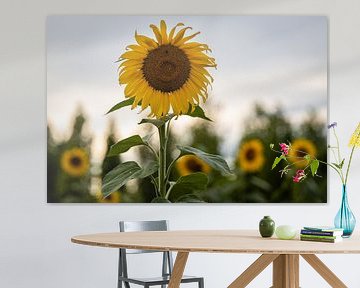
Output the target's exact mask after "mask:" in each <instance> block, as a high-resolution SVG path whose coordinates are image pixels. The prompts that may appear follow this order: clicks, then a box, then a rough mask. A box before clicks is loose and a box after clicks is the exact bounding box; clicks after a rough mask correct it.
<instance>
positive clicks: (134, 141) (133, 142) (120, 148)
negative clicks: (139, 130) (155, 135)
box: [107, 135, 146, 156]
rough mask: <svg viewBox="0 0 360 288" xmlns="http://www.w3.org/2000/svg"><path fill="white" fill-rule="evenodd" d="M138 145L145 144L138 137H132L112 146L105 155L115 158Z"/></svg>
mask: <svg viewBox="0 0 360 288" xmlns="http://www.w3.org/2000/svg"><path fill="white" fill-rule="evenodd" d="M139 145H146V142H145V141H144V140H143V139H142V138H141V137H140V136H139V135H133V136H130V137H128V138H125V139H123V140H121V141H119V142H117V143H116V144H114V145H112V146H111V148H110V151H109V153H108V154H107V155H108V156H116V155H119V154H121V153H124V152H126V151H128V150H129V149H130V148H132V147H135V146H139Z"/></svg>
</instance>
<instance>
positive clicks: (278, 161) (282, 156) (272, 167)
mask: <svg viewBox="0 0 360 288" xmlns="http://www.w3.org/2000/svg"><path fill="white" fill-rule="evenodd" d="M281 160H285V161H286V157H285V156H284V155H281V156H278V157H276V158H275V159H274V163H273V164H272V166H271V170H273V169H274V168H275V167H276V166H277V165H278V164H279V163H280V161H281Z"/></svg>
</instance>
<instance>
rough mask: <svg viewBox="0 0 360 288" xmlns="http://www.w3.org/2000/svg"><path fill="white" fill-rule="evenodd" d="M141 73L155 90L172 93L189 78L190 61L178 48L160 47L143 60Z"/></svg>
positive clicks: (171, 46)
mask: <svg viewBox="0 0 360 288" xmlns="http://www.w3.org/2000/svg"><path fill="white" fill-rule="evenodd" d="M142 72H143V74H144V77H145V79H146V81H147V82H148V83H149V85H150V86H151V87H153V88H154V89H155V90H159V91H162V92H173V91H175V90H177V89H179V88H181V87H182V86H183V85H184V84H185V82H186V81H187V80H188V79H189V76H190V61H189V58H188V57H187V55H186V54H185V53H184V51H183V50H181V49H180V48H178V47H176V46H173V45H170V44H169V45H161V46H159V47H158V48H156V49H154V50H152V51H150V52H149V54H148V55H147V57H146V58H145V59H144V62H143V66H142Z"/></svg>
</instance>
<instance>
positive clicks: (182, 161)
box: [176, 155, 211, 176]
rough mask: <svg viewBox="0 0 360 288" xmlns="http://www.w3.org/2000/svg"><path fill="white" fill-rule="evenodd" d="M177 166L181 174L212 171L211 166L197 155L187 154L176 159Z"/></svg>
mask: <svg viewBox="0 0 360 288" xmlns="http://www.w3.org/2000/svg"><path fill="white" fill-rule="evenodd" d="M176 168H177V171H178V172H179V174H180V176H186V175H189V174H192V173H195V172H203V173H206V174H208V173H210V171H211V167H210V166H209V165H208V164H207V163H205V162H204V161H203V160H201V159H200V158H198V157H196V156H195V155H185V156H182V157H181V158H179V159H178V160H177V161H176Z"/></svg>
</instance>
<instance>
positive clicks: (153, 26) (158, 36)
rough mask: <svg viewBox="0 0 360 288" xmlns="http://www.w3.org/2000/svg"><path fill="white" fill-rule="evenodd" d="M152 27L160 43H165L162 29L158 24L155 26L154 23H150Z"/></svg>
mask: <svg viewBox="0 0 360 288" xmlns="http://www.w3.org/2000/svg"><path fill="white" fill-rule="evenodd" d="M150 28H151V29H152V30H153V32H154V35H155V37H156V40H157V41H158V43H159V45H162V44H163V38H162V36H161V33H160V30H159V28H158V27H157V26H155V25H154V24H150Z"/></svg>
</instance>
